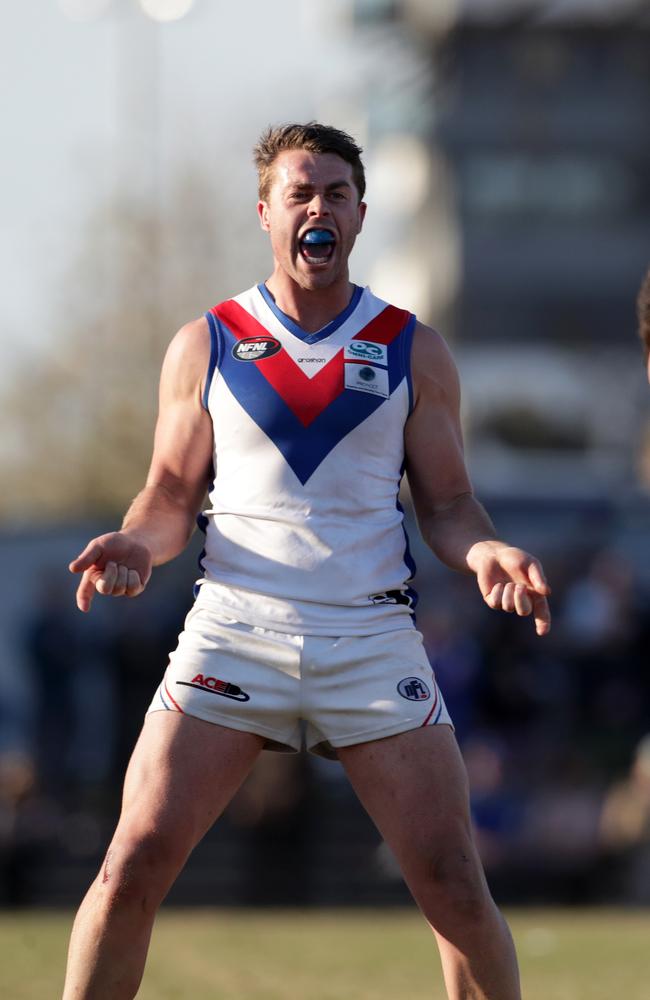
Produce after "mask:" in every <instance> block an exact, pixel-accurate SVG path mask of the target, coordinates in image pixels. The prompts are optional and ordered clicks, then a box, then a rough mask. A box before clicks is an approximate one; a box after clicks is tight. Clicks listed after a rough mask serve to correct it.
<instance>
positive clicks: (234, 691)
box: [176, 674, 251, 701]
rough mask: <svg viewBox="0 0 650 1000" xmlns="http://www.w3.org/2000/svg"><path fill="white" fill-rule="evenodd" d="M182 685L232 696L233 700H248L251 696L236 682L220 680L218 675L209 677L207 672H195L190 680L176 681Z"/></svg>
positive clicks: (227, 696) (224, 696)
mask: <svg viewBox="0 0 650 1000" xmlns="http://www.w3.org/2000/svg"><path fill="white" fill-rule="evenodd" d="M176 683H177V684H182V685H183V687H191V688H198V689H199V690H200V691H209V692H210V694H218V695H221V697H222V698H232V700H233V701H250V700H251V696H250V695H249V694H246V692H245V691H242V689H241V688H240V687H238V686H237V685H236V684H231V683H230V681H220V680H219V678H218V677H209V676H208V675H207V674H197V675H196V677H193V678H192V680H191V681H176Z"/></svg>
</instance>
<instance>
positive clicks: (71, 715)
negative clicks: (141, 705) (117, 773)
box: [22, 569, 113, 797]
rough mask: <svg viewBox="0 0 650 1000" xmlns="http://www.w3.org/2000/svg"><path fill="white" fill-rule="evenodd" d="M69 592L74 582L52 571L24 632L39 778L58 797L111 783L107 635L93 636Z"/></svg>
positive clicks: (44, 582)
mask: <svg viewBox="0 0 650 1000" xmlns="http://www.w3.org/2000/svg"><path fill="white" fill-rule="evenodd" d="M67 584H68V579H67V575H66V577H65V578H62V574H61V572H60V571H58V570H53V569H46V570H45V571H44V574H43V579H42V584H41V587H40V590H39V592H38V593H37V595H36V598H35V600H34V601H33V602H32V604H31V606H30V607H31V613H30V615H29V617H28V618H27V620H26V621H25V622H24V623H23V625H22V638H23V646H24V651H25V654H26V659H27V663H28V666H29V669H30V673H31V678H32V690H33V694H34V747H35V760H36V777H37V781H38V784H39V787H40V788H41V789H42V790H43V791H44V792H45V793H51V794H53V795H56V796H57V797H59V796H68V797H69V796H70V795H71V794H72V795H73V796H74V794H75V793H76V792H77V791H78V790H79V789H81V788H84V787H87V786H89V785H92V784H96V783H100V782H102V781H104V780H105V779H106V778H107V776H108V773H109V766H110V761H111V756H112V739H111V732H112V726H113V703H112V685H111V683H110V675H109V667H108V664H107V663H106V659H105V655H104V653H103V648H104V643H103V641H102V634H101V630H100V632H99V635H98V634H97V628H96V627H95V630H94V632H93V634H92V635H91V634H89V631H88V628H87V623H86V622H85V621H84V619H82V617H81V616H80V615H79V614H78V613H77V612H76V610H75V608H74V605H73V604H72V602H71V595H70V588H69V586H68V585H67Z"/></svg>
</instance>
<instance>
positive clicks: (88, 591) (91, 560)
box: [70, 531, 152, 611]
mask: <svg viewBox="0 0 650 1000" xmlns="http://www.w3.org/2000/svg"><path fill="white" fill-rule="evenodd" d="M151 562H152V558H151V552H150V551H149V549H148V548H147V546H146V545H143V544H142V542H136V541H135V540H134V539H133V538H132V537H131V536H130V535H127V534H125V533H124V532H122V531H113V532H110V533H109V534H107V535H100V536H99V538H93V539H92V541H90V542H88V545H87V546H86V548H85V549H84V550H83V552H81V553H80V554H79V555H78V556H77V558H76V559H73V560H72V562H71V563H70V572H71V573H81V574H82V577H81V582H80V584H79V586H78V588H77V607H78V608H79V610H80V611H90V605H91V603H92V599H93V597H94V596H95V591H96V590H97V591H98V592H99V593H100V594H104V595H111V596H112V597H137V595H138V594H141V593H142V591H143V590H144V588H145V587H146V586H147V583H148V582H149V577H150V576H151Z"/></svg>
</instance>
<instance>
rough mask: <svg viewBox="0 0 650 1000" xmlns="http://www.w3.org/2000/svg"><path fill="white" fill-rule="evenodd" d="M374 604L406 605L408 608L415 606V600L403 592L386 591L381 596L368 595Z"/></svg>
mask: <svg viewBox="0 0 650 1000" xmlns="http://www.w3.org/2000/svg"><path fill="white" fill-rule="evenodd" d="M368 600H369V601H371V602H372V604H405V605H406V606H407V607H408V608H410V607H411V605H412V604H413V598H412V597H410V596H409V595H408V594H407V593H405V591H403V590H386V591H382V593H381V594H368Z"/></svg>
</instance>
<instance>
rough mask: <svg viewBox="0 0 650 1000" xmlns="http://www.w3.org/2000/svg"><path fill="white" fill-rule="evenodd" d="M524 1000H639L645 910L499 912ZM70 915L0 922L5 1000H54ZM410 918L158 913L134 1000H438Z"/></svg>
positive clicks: (647, 992)
mask: <svg viewBox="0 0 650 1000" xmlns="http://www.w3.org/2000/svg"><path fill="white" fill-rule="evenodd" d="M508 918H509V921H510V925H511V927H512V930H513V933H514V936H515V940H516V943H517V949H518V952H519V960H520V964H521V968H522V978H523V983H524V997H525V1000H648V998H650V911H629V910H516V911H513V912H511V913H510V914H508ZM71 922H72V916H71V915H70V914H57V913H48V912H21V913H17V914H13V913H4V914H0V954H2V956H3V962H2V976H1V977H0V979H1V982H2V996H3V998H4V1000H44V998H48V1000H49V998H56V997H59V996H60V995H61V983H62V979H63V965H64V961H65V950H66V942H67V937H68V933H69V930H70V925H71ZM444 996H445V994H444V991H443V989H442V981H441V975H440V965H439V962H438V958H437V953H436V949H435V946H434V944H433V941H432V940H431V938H430V935H429V932H428V931H427V929H426V927H425V926H424V924H423V923H422V921H421V920H420V918H419V917H418V915H417V914H416V913H413V912H410V911H402V910H399V911H379V912H376V913H374V912H369V911H348V910H344V911H325V912H321V911H311V912H296V911H292V912H285V911H277V910H273V911H242V910H239V911H234V912H231V911H223V910H222V911H218V910H173V909H169V910H163V912H162V913H161V915H160V917H159V918H158V922H157V924H156V929H155V931H154V938H153V942H152V946H151V952H150V957H149V963H148V966H147V971H146V973H145V979H144V982H143V984H142V987H141V990H140V992H139V994H138V997H139V1000H181V998H182V1000H207V998H211V1000H287V998H288V997H294V998H296V1000H303V998H307V997H308V998H309V1000H443V998H444Z"/></svg>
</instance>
